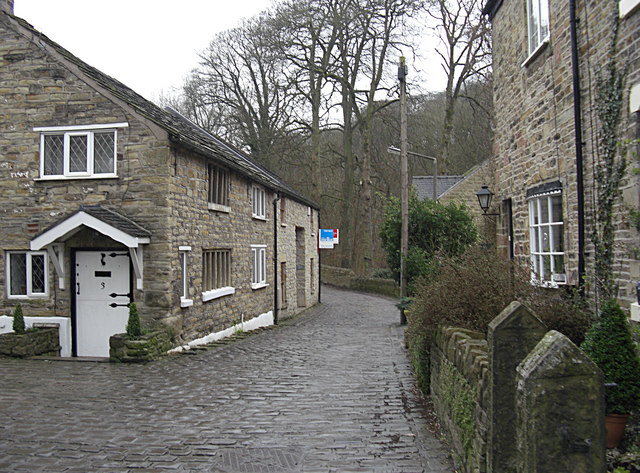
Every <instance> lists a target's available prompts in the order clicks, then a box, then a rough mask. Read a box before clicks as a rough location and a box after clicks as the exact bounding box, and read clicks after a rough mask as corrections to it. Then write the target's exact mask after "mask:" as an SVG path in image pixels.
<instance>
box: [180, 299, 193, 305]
mask: <svg viewBox="0 0 640 473" xmlns="http://www.w3.org/2000/svg"><path fill="white" fill-rule="evenodd" d="M192 305H193V299H185V298H184V297H181V298H180V307H182V308H184V307H191V306H192Z"/></svg>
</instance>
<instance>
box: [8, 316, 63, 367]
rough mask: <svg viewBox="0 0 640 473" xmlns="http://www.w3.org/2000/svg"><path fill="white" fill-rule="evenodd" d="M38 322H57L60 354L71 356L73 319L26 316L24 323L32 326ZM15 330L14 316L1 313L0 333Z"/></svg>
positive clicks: (27, 326)
mask: <svg viewBox="0 0 640 473" xmlns="http://www.w3.org/2000/svg"><path fill="white" fill-rule="evenodd" d="M34 323H37V324H56V325H58V327H59V330H58V335H59V337H60V356H61V357H70V356H71V319H70V318H69V317H25V318H24V325H25V327H26V328H31V327H32V326H33V324H34ZM9 332H13V317H11V316H8V315H0V333H9Z"/></svg>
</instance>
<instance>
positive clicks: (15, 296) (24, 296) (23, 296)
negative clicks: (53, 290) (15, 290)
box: [7, 294, 49, 300]
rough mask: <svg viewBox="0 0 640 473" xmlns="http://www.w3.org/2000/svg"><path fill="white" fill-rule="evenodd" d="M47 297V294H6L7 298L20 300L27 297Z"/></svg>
mask: <svg viewBox="0 0 640 473" xmlns="http://www.w3.org/2000/svg"><path fill="white" fill-rule="evenodd" d="M47 297H49V294H28V295H15V294H14V295H10V296H7V299H21V300H27V299H46V298H47Z"/></svg>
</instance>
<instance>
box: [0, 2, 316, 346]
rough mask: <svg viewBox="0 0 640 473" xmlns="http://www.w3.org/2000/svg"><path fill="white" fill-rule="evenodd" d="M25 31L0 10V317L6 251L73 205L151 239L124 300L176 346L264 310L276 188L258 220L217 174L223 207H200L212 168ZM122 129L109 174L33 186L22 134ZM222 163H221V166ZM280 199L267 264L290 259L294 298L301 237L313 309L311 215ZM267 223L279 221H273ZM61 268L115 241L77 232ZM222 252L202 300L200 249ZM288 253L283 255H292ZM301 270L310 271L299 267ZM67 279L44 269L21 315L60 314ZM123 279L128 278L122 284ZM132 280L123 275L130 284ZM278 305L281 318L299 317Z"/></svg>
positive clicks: (27, 141)
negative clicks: (227, 257) (227, 275)
mask: <svg viewBox="0 0 640 473" xmlns="http://www.w3.org/2000/svg"><path fill="white" fill-rule="evenodd" d="M34 37H35V36H34V34H33V32H30V31H29V30H27V29H25V28H20V26H19V25H18V24H17V23H16V22H14V20H12V19H10V18H8V17H6V16H3V15H2V14H0V96H1V97H2V100H0V160H1V165H0V172H1V173H2V177H3V179H2V180H0V216H1V218H2V229H1V230H0V231H1V235H2V241H1V243H0V287H1V288H2V291H1V294H0V311H2V312H5V313H10V312H12V310H13V307H14V305H15V302H16V301H15V300H14V299H10V298H9V297H8V295H7V294H8V293H7V290H6V288H7V281H6V261H5V259H6V254H7V251H11V250H19V251H28V250H29V248H30V241H31V240H32V239H33V238H34V237H36V236H37V235H38V234H39V233H40V232H42V231H44V230H46V229H48V228H50V227H52V226H54V225H55V224H57V223H58V222H60V221H61V220H63V219H64V218H66V217H69V216H71V215H73V214H74V213H76V212H78V211H79V209H80V206H81V205H103V206H105V207H107V208H109V209H111V210H113V211H116V212H118V213H119V214H121V215H123V216H126V217H127V218H130V219H131V220H133V221H134V222H136V223H137V224H139V225H140V226H142V227H143V228H144V229H145V230H148V231H149V232H150V233H151V238H150V243H149V244H145V245H142V247H143V255H144V274H143V279H144V286H143V289H142V290H138V289H137V288H135V284H133V287H134V290H133V300H135V302H136V303H137V305H138V308H139V311H140V314H141V317H142V318H143V320H144V321H146V323H147V324H154V323H156V322H161V323H163V324H165V325H168V326H171V327H173V328H174V329H175V332H176V335H177V336H178V339H179V340H181V341H188V340H190V339H193V338H197V337H201V336H204V335H207V334H209V333H212V332H216V331H220V330H222V329H223V328H227V327H229V326H231V325H233V323H234V322H236V321H240V320H242V319H243V318H244V319H245V320H249V319H250V318H253V317H255V316H258V315H261V314H264V313H267V312H269V311H272V310H273V309H274V289H275V288H274V284H273V278H274V274H273V257H274V238H273V229H274V225H273V218H274V215H273V206H272V202H273V200H274V199H275V198H276V191H274V190H272V189H269V188H266V187H264V186H262V188H263V189H265V194H266V195H265V210H266V218H265V219H257V218H252V186H253V185H254V184H255V183H254V182H253V180H252V179H251V178H249V177H247V176H245V175H243V174H241V173H239V172H236V171H233V170H231V169H228V171H229V179H230V193H229V207H230V210H229V211H228V212H226V211H217V210H210V209H209V208H208V205H207V200H208V199H207V189H208V174H207V172H208V171H207V165H208V163H210V162H214V161H213V160H212V159H211V158H210V157H209V158H207V157H205V156H203V155H200V154H198V153H197V152H195V151H192V150H191V149H186V148H184V147H182V146H181V145H180V144H176V142H175V141H173V140H171V139H170V136H169V133H168V132H167V131H166V130H165V129H164V128H162V127H160V126H159V125H157V124H155V123H154V122H152V121H151V120H149V119H148V118H147V117H145V116H144V115H142V114H141V113H139V112H138V110H136V109H135V108H134V107H132V106H130V105H129V104H128V103H127V102H125V101H124V100H122V99H121V98H119V96H117V95H113V94H111V93H110V91H109V90H107V89H105V88H104V87H103V86H101V85H100V84H98V83H96V82H95V81H94V80H92V79H91V77H89V76H87V75H86V74H84V73H83V71H82V70H81V69H80V68H79V67H78V65H77V64H75V63H74V62H72V61H71V62H70V61H68V60H67V58H66V57H64V55H63V54H61V53H60V51H58V50H56V49H55V48H52V47H49V43H47V42H40V43H38V42H37V38H36V39H35V40H34ZM104 123H127V124H128V126H123V127H119V128H118V130H117V150H116V152H117V177H113V178H104V179H60V180H41V179H39V177H40V176H39V174H40V170H39V166H40V155H39V154H40V132H39V131H34V127H50V126H73V125H82V126H86V125H88V124H104ZM223 167H224V166H223ZM286 200H287V210H286V212H287V214H286V215H287V224H286V226H282V227H280V226H278V228H279V230H278V238H279V245H280V247H281V248H282V250H281V251H282V253H280V252H279V260H281V261H287V263H289V261H291V265H290V267H289V266H288V267H287V270H288V271H293V272H291V273H290V276H289V277H288V279H287V282H288V284H289V285H290V291H291V292H290V293H291V294H295V290H296V289H295V284H296V274H295V267H296V266H295V258H293V259H292V256H291V254H292V253H291V252H292V248H294V250H295V228H296V227H299V228H302V229H304V235H305V245H304V252H305V254H304V258H303V260H304V263H305V264H304V268H303V269H302V271H303V272H304V273H305V275H306V286H305V288H304V291H305V295H306V297H305V300H304V304H303V306H304V307H309V306H311V305H314V304H315V303H317V301H318V274H319V272H318V258H317V242H316V235H317V225H318V216H317V210H316V209H313V208H311V207H309V206H308V204H303V203H300V202H298V201H297V200H295V199H292V198H288V197H287V198H286ZM276 218H278V219H279V218H280V216H279V215H277V216H276ZM64 243H65V244H64V254H63V260H64V267H65V268H72V263H73V260H72V258H73V254H74V251H75V250H79V249H87V248H93V249H95V248H101V249H102V248H109V249H118V250H127V248H126V247H124V246H123V245H122V244H121V243H119V242H116V241H115V240H112V239H111V238H109V237H108V236H105V235H103V234H101V233H99V232H96V231H94V230H92V229H89V228H85V227H83V228H82V229H81V230H80V231H79V232H78V233H76V234H75V235H73V236H71V237H70V238H68V239H67V240H66V241H65V242H64ZM251 245H265V246H266V262H267V264H266V276H267V278H266V280H267V283H268V284H267V285H266V287H262V288H260V289H252V287H251V276H252V264H253V260H252V251H251ZM181 247H182V248H185V247H190V250H189V251H188V255H187V269H188V291H189V297H190V299H191V300H192V301H193V304H192V305H189V306H185V307H182V304H181V290H182V285H181V271H180V261H181V260H180V258H181V255H180V252H181V250H180V248H181ZM216 248H220V249H230V250H231V255H232V265H231V279H232V282H231V284H232V285H233V286H234V287H235V294H232V295H228V296H223V297H220V298H216V299H213V300H209V301H206V302H203V301H202V297H201V295H202V267H203V265H202V251H203V250H204V249H216ZM294 254H295V253H294ZM312 260H313V263H312V264H311V261H312ZM71 272H72V271H67V274H66V276H65V277H66V282H65V286H64V289H61V288H60V287H59V284H58V275H57V274H56V273H55V271H54V269H53V264H51V263H50V264H49V271H48V281H49V296H48V297H44V298H29V299H23V300H20V302H21V304H22V305H23V308H24V311H25V314H28V315H42V316H44V315H58V316H65V317H69V316H71V313H72V310H73V303H74V299H75V298H74V292H73V291H72V290H71V282H72V276H71V274H70V273H71ZM132 277H133V276H132ZM134 280H135V278H134ZM300 308H301V307H298V305H297V304H290V307H289V308H287V309H286V310H285V314H287V315H288V314H291V313H294V312H297V311H299V310H300Z"/></svg>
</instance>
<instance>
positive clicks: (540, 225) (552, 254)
mask: <svg viewBox="0 0 640 473" xmlns="http://www.w3.org/2000/svg"><path fill="white" fill-rule="evenodd" d="M557 198H560V208H561V209H562V192H561V191H554V192H548V193H545V194H541V195H534V196H531V197H530V198H529V244H530V254H531V282H532V283H533V284H537V285H541V286H545V287H558V286H561V285H565V284H566V283H567V276H566V263H567V262H566V253H565V251H560V250H559V249H557V248H555V242H554V234H555V233H556V232H559V231H561V232H562V235H561V237H560V243H561V244H562V246H563V247H564V221H563V220H562V219H561V220H557V217H558V216H556V215H554V214H553V200H554V199H557ZM543 200H546V203H547V216H546V221H545V222H542V221H541V218H540V217H541V215H542V214H543V211H542V210H543V206H542V202H543ZM536 216H537V217H538V222H536V219H535V217H536ZM545 229H546V232H545ZM545 235H546V238H547V239H548V251H545ZM557 257H562V266H563V267H562V272H556V267H555V266H556V258H557ZM545 260H546V262H547V263H545ZM547 264H548V266H549V267H548V268H547V267H546V266H547ZM540 274H542V278H540Z"/></svg>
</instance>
